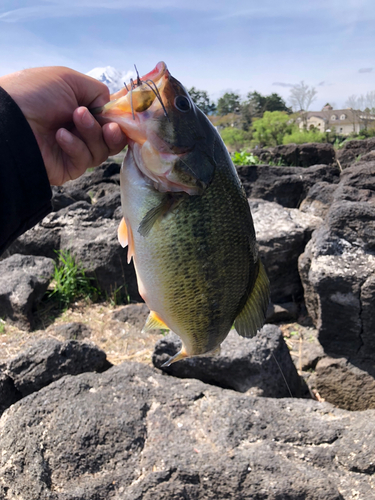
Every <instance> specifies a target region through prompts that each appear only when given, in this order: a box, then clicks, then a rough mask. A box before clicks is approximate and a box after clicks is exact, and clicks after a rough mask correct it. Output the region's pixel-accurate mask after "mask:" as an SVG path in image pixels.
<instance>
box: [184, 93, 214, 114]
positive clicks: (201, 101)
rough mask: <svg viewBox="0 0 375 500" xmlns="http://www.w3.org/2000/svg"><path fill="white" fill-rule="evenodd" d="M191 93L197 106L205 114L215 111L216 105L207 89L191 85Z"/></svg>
mask: <svg viewBox="0 0 375 500" xmlns="http://www.w3.org/2000/svg"><path fill="white" fill-rule="evenodd" d="M189 95H190V97H191V99H192V101H193V102H194V104H195V105H196V106H198V108H199V109H201V110H202V111H203V113H204V114H206V115H210V114H213V113H215V111H216V106H215V103H214V102H211V100H210V98H209V97H208V93H207V92H206V91H205V90H198V89H196V88H195V87H191V89H190V90H189Z"/></svg>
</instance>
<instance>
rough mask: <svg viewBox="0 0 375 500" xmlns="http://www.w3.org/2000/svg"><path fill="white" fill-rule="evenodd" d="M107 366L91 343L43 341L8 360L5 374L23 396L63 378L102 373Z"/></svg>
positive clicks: (100, 351)
mask: <svg viewBox="0 0 375 500" xmlns="http://www.w3.org/2000/svg"><path fill="white" fill-rule="evenodd" d="M109 366H111V365H110V364H109V363H108V361H107V358H106V354H105V352H104V351H102V350H101V349H99V348H98V347H97V346H95V345H93V344H86V343H80V342H77V341H75V340H68V341H66V342H64V343H62V342H59V341H58V340H55V339H53V338H47V339H42V340H40V341H38V342H36V343H35V344H34V345H33V346H32V347H30V348H29V349H27V350H25V351H22V352H21V353H20V354H19V355H18V356H17V357H15V358H14V359H12V360H11V361H10V362H9V363H8V365H7V369H6V373H7V375H8V376H9V377H10V378H11V379H12V380H13V382H14V386H15V388H16V389H17V390H18V391H19V392H20V393H21V395H22V396H23V397H24V396H27V395H28V394H31V393H33V392H35V391H39V390H40V389H41V388H42V387H45V386H46V385H48V384H50V383H51V382H53V381H54V380H58V379H59V378H61V377H63V376H64V375H77V374H78V373H83V372H87V371H103V370H106V369H107V368H108V367H109Z"/></svg>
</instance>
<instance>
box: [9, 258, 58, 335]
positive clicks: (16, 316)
mask: <svg viewBox="0 0 375 500" xmlns="http://www.w3.org/2000/svg"><path fill="white" fill-rule="evenodd" d="M54 268H55V266H54V262H53V260H52V259H48V258H46V257H33V256H32V255H17V254H16V255H12V256H11V257H8V258H7V259H4V260H2V261H0V318H2V319H5V320H6V321H7V322H9V323H11V324H14V325H17V326H19V327H20V328H25V329H31V328H32V327H33V314H32V312H33V309H35V307H36V305H37V304H38V302H40V300H41V298H42V297H43V295H44V293H45V291H46V290H47V287H48V284H49V282H50V281H51V279H52V275H53V272H54Z"/></svg>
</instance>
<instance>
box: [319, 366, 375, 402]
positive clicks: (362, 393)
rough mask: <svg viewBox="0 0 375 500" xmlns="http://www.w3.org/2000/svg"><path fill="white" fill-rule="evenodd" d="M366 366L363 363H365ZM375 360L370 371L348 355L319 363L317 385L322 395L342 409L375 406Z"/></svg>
mask: <svg viewBox="0 0 375 500" xmlns="http://www.w3.org/2000/svg"><path fill="white" fill-rule="evenodd" d="M361 366H362V368H363V366H364V365H363V364H362V363H361ZM374 376H375V363H368V364H367V366H366V370H364V369H361V368H359V367H357V366H355V364H354V363H350V362H349V361H348V360H347V359H345V358H338V359H333V358H330V357H325V358H323V359H321V360H320V361H319V362H318V364H317V365H316V374H315V378H314V385H315V388H316V390H317V391H318V393H319V395H320V396H321V397H322V398H324V399H325V400H326V401H328V402H329V403H332V404H333V405H335V406H338V407H339V408H344V409H346V410H351V411H363V410H367V409H369V408H372V409H375V378H374Z"/></svg>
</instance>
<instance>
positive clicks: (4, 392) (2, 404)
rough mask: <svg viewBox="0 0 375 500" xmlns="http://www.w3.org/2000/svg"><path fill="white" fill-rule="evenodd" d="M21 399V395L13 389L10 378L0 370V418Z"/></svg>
mask: <svg viewBox="0 0 375 500" xmlns="http://www.w3.org/2000/svg"><path fill="white" fill-rule="evenodd" d="M21 397H22V395H21V393H20V392H19V391H17V389H16V388H15V387H14V382H13V380H12V378H11V377H9V375H7V374H6V373H4V372H3V371H2V370H1V369H0V416H1V415H2V414H3V412H4V411H5V410H6V409H7V408H9V406H10V405H12V404H14V403H15V402H16V401H19V400H20V399H21Z"/></svg>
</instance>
